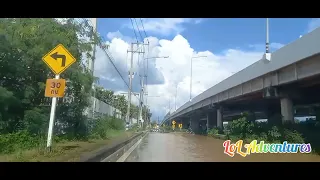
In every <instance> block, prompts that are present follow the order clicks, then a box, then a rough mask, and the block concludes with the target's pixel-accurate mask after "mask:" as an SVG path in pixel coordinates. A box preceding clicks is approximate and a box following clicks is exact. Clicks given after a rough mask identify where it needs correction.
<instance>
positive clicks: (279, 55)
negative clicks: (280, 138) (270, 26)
mask: <svg viewBox="0 0 320 180" xmlns="http://www.w3.org/2000/svg"><path fill="white" fill-rule="evenodd" d="M319 75H320V28H318V29H316V30H314V31H312V32H311V33H309V34H306V35H305V36H303V37H301V38H299V39H297V40H296V41H294V42H292V43H290V44H288V45H286V46H284V47H282V48H281V49H279V50H277V51H275V52H273V53H272V54H266V55H264V56H263V58H262V59H261V60H259V61H257V62H255V63H253V64H252V65H250V66H248V67H247V68H245V69H243V70H241V71H239V72H238V73H236V74H234V75H232V76H230V77H228V78H227V79H225V80H223V81H222V82H220V83H218V84H216V85H215V86H213V87H211V88H209V89H208V90H206V91H204V92H203V93H201V94H199V95H198V96H196V97H195V98H193V99H192V101H190V102H187V103H185V104H184V105H182V106H181V107H180V108H178V109H177V110H176V111H175V112H174V113H172V114H170V115H168V116H166V117H165V118H164V120H163V123H168V122H169V121H171V120H173V119H175V120H176V119H180V120H181V121H185V122H189V121H190V122H189V123H188V124H189V125H190V124H191V120H192V119H193V118H194V117H196V119H201V117H207V119H208V124H207V126H209V127H210V125H209V124H210V123H209V119H210V116H213V117H214V119H215V121H216V123H214V126H215V125H217V126H218V127H222V121H223V114H226V113H224V112H228V111H229V112H230V111H239V110H240V111H242V110H250V111H261V110H262V111H265V112H266V117H268V116H270V114H275V113H276V112H277V111H279V113H281V115H282V120H283V122H284V121H293V114H294V109H293V105H294V104H308V103H315V102H319V101H320V99H319V98H318V96H317V94H318V93H317V92H320V77H319ZM211 78H214V77H211ZM210 114H211V115H210ZM200 116H201V117H200ZM187 119H188V120H187ZM190 119H191V120H190Z"/></svg>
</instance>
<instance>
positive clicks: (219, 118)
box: [217, 108, 223, 128]
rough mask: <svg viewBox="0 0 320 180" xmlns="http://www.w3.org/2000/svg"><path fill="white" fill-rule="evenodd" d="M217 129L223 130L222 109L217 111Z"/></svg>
mask: <svg viewBox="0 0 320 180" xmlns="http://www.w3.org/2000/svg"><path fill="white" fill-rule="evenodd" d="M217 127H218V128H223V119H222V108H219V109H217Z"/></svg>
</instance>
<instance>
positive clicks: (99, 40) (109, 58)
mask: <svg viewBox="0 0 320 180" xmlns="http://www.w3.org/2000/svg"><path fill="white" fill-rule="evenodd" d="M82 19H83V20H84V22H85V26H86V27H91V26H90V24H89V23H88V20H87V19H86V18H82ZM78 22H79V21H78ZM79 23H80V22H79ZM80 24H82V23H80ZM93 35H94V36H97V38H96V40H97V43H98V45H99V47H100V48H101V49H102V50H103V52H104V53H105V54H106V55H107V57H108V58H107V59H108V60H109V61H110V63H111V64H112V66H113V67H114V68H115V70H116V71H117V73H118V74H119V76H120V78H121V79H122V80H123V82H124V83H125V84H126V86H127V87H128V88H129V89H130V87H129V85H128V83H127V82H126V80H125V79H124V78H123V76H122V75H121V73H120V71H119V70H118V68H117V66H116V65H115V64H114V62H113V61H112V59H113V57H112V56H111V54H109V53H108V51H107V49H106V48H105V47H104V46H103V42H101V38H100V37H98V34H94V33H93ZM134 96H135V97H136V98H137V99H138V100H139V98H138V97H137V96H136V95H135V94H134Z"/></svg>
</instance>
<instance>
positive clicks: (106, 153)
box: [80, 132, 146, 162]
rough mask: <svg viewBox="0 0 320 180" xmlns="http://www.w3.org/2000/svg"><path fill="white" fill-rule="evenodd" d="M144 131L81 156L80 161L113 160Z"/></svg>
mask: <svg viewBox="0 0 320 180" xmlns="http://www.w3.org/2000/svg"><path fill="white" fill-rule="evenodd" d="M144 134H146V132H140V133H138V134H136V135H134V136H132V137H130V138H128V139H124V140H121V141H118V142H113V143H111V144H109V145H106V146H105V147H102V148H100V149H99V150H97V151H96V152H94V153H93V154H90V155H88V156H86V157H82V158H81V159H80V162H115V161H116V160H117V159H118V158H119V157H121V156H122V154H123V153H125V151H126V150H128V149H129V148H130V147H131V146H132V145H133V144H135V143H136V142H137V141H138V140H139V139H140V138H141V137H142V136H143V135H144Z"/></svg>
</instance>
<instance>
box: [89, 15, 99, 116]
mask: <svg viewBox="0 0 320 180" xmlns="http://www.w3.org/2000/svg"><path fill="white" fill-rule="evenodd" d="M90 20H91V23H92V33H93V38H92V39H93V42H94V44H93V52H92V59H91V61H90V60H89V69H90V72H91V73H92V76H93V74H94V63H95V58H96V42H95V40H96V39H95V37H96V36H95V34H96V33H97V18H91V19H90ZM92 90H93V97H94V98H93V103H92V118H94V112H95V109H96V90H95V83H94V82H92Z"/></svg>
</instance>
